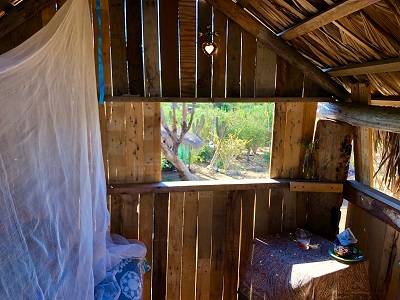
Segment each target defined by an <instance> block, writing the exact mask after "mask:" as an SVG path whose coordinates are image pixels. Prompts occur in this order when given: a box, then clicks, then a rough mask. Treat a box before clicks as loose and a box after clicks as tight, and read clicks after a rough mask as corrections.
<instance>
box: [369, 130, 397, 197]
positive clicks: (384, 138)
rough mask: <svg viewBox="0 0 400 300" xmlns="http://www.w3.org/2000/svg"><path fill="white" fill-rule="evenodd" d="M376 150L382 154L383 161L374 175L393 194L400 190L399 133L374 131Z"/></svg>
mask: <svg viewBox="0 0 400 300" xmlns="http://www.w3.org/2000/svg"><path fill="white" fill-rule="evenodd" d="M374 150H375V152H376V153H379V154H380V157H381V161H380V162H379V164H378V166H377V169H376V171H375V174H374V177H378V176H379V177H381V180H382V182H383V183H384V184H385V185H386V187H387V188H388V189H389V190H390V191H392V193H393V194H398V193H399V192H400V176H399V175H400V136H399V134H398V133H394V132H387V131H381V130H375V131H374Z"/></svg>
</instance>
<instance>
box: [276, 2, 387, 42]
mask: <svg viewBox="0 0 400 300" xmlns="http://www.w3.org/2000/svg"><path fill="white" fill-rule="evenodd" d="M379 1H380V0H342V1H340V2H338V3H336V4H334V5H332V6H331V7H329V8H327V9H325V10H323V11H321V12H319V13H317V14H316V15H314V16H312V17H311V18H309V19H306V20H304V21H302V22H300V23H299V24H297V25H295V26H293V27H290V28H289V29H286V30H285V31H283V32H281V33H280V34H278V35H279V36H280V37H282V38H283V39H284V40H286V41H288V40H292V39H295V38H296V37H299V36H301V35H303V34H306V33H308V32H310V31H313V30H314V29H317V28H320V27H322V26H324V25H326V24H329V23H331V22H333V21H336V20H338V19H340V18H342V17H345V16H348V15H349V14H351V13H353V12H356V11H358V10H360V9H363V8H364V7H367V6H369V5H372V4H374V3H376V2H379Z"/></svg>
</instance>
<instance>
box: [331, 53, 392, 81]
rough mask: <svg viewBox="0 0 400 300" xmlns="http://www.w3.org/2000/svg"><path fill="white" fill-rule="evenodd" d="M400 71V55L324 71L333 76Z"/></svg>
mask: <svg viewBox="0 0 400 300" xmlns="http://www.w3.org/2000/svg"><path fill="white" fill-rule="evenodd" d="M396 71H400V57H395V58H389V59H383V60H377V61H368V62H365V63H359V64H348V65H346V66H340V67H335V68H329V69H325V70H324V72H325V73H327V74H329V75H331V76H333V77H339V76H352V75H361V74H374V73H386V72H396Z"/></svg>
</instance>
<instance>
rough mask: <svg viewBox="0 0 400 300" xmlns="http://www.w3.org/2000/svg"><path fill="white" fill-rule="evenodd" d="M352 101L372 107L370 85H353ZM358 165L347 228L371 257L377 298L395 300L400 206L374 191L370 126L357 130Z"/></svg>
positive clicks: (348, 191)
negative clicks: (395, 262) (395, 261)
mask: <svg viewBox="0 0 400 300" xmlns="http://www.w3.org/2000/svg"><path fill="white" fill-rule="evenodd" d="M352 100H353V102H356V103H360V104H365V105H370V104H371V93H370V85H369V84H368V83H360V84H353V85H352ZM354 166H355V178H356V180H357V181H358V182H357V181H353V182H347V184H346V186H345V190H344V198H345V199H347V200H349V204H348V208H347V213H348V216H347V218H346V227H350V228H351V229H352V231H353V233H354V234H355V235H356V236H357V238H358V242H357V247H358V248H359V249H361V250H362V251H364V253H365V255H366V256H367V257H368V258H369V268H370V286H371V291H372V292H373V293H374V295H376V298H377V299H395V298H396V296H395V293H396V289H398V282H399V272H398V268H397V267H396V266H395V265H394V260H395V259H396V257H398V252H399V249H398V247H399V241H398V234H399V233H398V231H399V230H400V228H399V224H398V214H399V208H400V207H399V205H398V200H396V199H394V198H391V197H388V196H387V195H385V194H383V193H380V192H378V191H376V190H374V189H373V188H372V186H373V175H372V172H373V162H372V132H371V129H369V128H368V127H360V126H358V127H354Z"/></svg>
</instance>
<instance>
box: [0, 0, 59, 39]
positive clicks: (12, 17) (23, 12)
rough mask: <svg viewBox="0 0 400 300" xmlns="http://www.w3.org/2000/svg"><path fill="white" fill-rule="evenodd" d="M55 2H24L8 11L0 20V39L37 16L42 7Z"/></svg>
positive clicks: (45, 0)
mask: <svg viewBox="0 0 400 300" xmlns="http://www.w3.org/2000/svg"><path fill="white" fill-rule="evenodd" d="M55 2H56V1H55V0H25V1H23V2H22V3H21V4H19V5H18V6H16V7H13V8H11V9H10V10H8V11H7V13H6V14H5V15H4V16H3V17H2V18H0V39H1V38H3V37H4V36H6V35H7V34H8V33H10V32H11V31H13V30H14V29H16V28H17V27H18V26H20V25H22V24H23V23H25V22H26V21H27V20H28V19H30V18H32V17H33V16H35V15H36V14H38V13H39V12H40V11H41V10H42V9H43V8H44V7H46V6H47V5H50V4H52V3H55Z"/></svg>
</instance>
